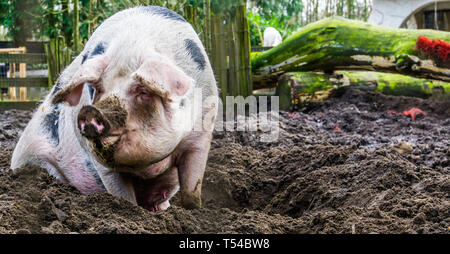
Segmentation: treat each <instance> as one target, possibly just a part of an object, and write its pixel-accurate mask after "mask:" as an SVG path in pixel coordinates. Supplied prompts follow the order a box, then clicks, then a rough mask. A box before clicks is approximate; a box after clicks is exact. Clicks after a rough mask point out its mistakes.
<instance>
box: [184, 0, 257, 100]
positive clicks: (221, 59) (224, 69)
mask: <svg viewBox="0 0 450 254" xmlns="http://www.w3.org/2000/svg"><path fill="white" fill-rule="evenodd" d="M204 4H205V5H204V6H203V14H202V15H204V16H203V17H204V18H203V24H202V26H199V24H198V23H197V20H196V16H197V13H196V9H195V8H193V7H192V6H190V5H186V6H185V17H186V19H187V20H188V21H189V22H190V23H191V24H192V25H193V26H194V28H196V30H197V32H198V33H199V34H200V39H201V40H202V42H203V44H204V46H205V49H206V51H207V53H208V56H209V59H210V60H211V65H212V68H213V70H214V74H215V77H216V81H217V85H218V87H219V89H220V96H221V99H222V102H224V103H225V101H226V100H225V98H226V96H227V95H229V96H238V95H242V96H243V97H247V96H249V95H251V94H252V92H253V86H252V74H251V69H250V34H249V26H248V21H247V18H246V15H245V12H246V6H245V4H242V5H238V6H234V7H232V9H230V10H228V11H226V12H225V13H217V14H213V13H211V8H210V1H209V0H206V1H205V2H204Z"/></svg>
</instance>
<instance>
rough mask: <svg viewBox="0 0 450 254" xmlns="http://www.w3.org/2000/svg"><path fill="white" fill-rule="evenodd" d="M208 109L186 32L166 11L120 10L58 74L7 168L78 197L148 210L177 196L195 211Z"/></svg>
mask: <svg viewBox="0 0 450 254" xmlns="http://www.w3.org/2000/svg"><path fill="white" fill-rule="evenodd" d="M130 24H133V25H132V27H133V29H129V26H130ZM194 92H201V94H202V96H196V95H195V94H194ZM217 104H218V97H217V88H216V85H215V80H214V76H213V73H212V70H211V66H210V64H209V61H208V58H207V57H206V53H205V51H204V49H203V47H202V45H201V42H200V40H199V39H198V36H197V35H196V34H195V32H194V30H193V29H192V27H191V26H190V25H189V24H188V23H187V22H185V21H183V20H182V18H181V17H179V16H177V14H174V13H172V12H170V11H168V10H167V9H163V8H155V7H150V8H148V7H138V8H133V9H129V10H125V11H122V12H120V13H117V14H116V15H114V16H112V17H111V18H109V19H108V20H106V21H105V22H104V23H103V24H102V25H101V26H100V27H99V28H98V29H97V30H96V31H95V33H94V34H93V35H92V37H91V38H90V40H89V41H88V42H87V44H86V46H85V49H84V50H83V52H81V54H80V55H79V56H78V57H77V58H76V59H75V60H74V61H73V62H72V64H70V65H69V66H68V67H67V69H66V70H65V71H64V72H63V73H62V74H61V76H60V78H59V80H58V83H57V84H56V85H55V87H54V88H53V89H52V91H51V92H50V94H49V95H48V96H47V97H46V99H45V101H44V102H43V103H42V105H40V106H39V108H38V110H37V112H36V113H35V115H34V116H33V118H32V120H31V121H30V123H29V124H28V126H27V128H26V129H25V130H24V132H23V134H22V136H21V138H20V140H19V142H18V144H17V146H16V149H15V151H14V153H13V158H12V162H11V168H12V169H16V168H19V167H21V166H23V165H24V164H38V165H40V166H43V167H45V168H46V169H47V170H48V171H49V173H51V174H52V175H54V176H56V177H57V178H58V179H60V180H61V181H63V182H66V183H69V184H72V185H73V186H75V187H76V188H78V189H79V190H80V191H81V192H82V193H84V194H89V193H93V192H100V191H105V190H106V191H108V192H110V193H111V194H113V195H116V196H121V197H123V198H126V199H128V200H129V201H130V202H133V203H137V204H139V205H141V206H143V207H145V208H147V209H149V210H160V209H167V208H168V207H169V206H170V203H169V200H170V198H171V197H172V196H173V195H175V193H176V192H177V191H178V190H180V192H181V200H182V204H183V206H184V207H186V208H198V207H200V206H201V183H202V178H203V174H204V169H205V165H206V160H207V157H208V151H209V147H210V142H211V132H212V129H213V125H214V121H215V116H216V113H217ZM195 105H199V107H200V110H194V108H195Z"/></svg>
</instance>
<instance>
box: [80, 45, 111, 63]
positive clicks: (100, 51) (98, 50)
mask: <svg viewBox="0 0 450 254" xmlns="http://www.w3.org/2000/svg"><path fill="white" fill-rule="evenodd" d="M105 50H106V47H105V44H103V42H100V43H99V44H97V46H95V48H94V50H92V52H89V51H88V52H87V53H86V54H84V55H83V59H82V60H81V64H84V63H85V62H86V60H88V59H91V58H92V57H94V56H97V55H103V54H104V53H105Z"/></svg>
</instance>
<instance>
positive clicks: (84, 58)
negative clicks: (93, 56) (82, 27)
mask: <svg viewBox="0 0 450 254" xmlns="http://www.w3.org/2000/svg"><path fill="white" fill-rule="evenodd" d="M88 56H89V52H87V53H86V54H84V55H83V59H82V60H81V64H84V62H86V60H87V59H88Z"/></svg>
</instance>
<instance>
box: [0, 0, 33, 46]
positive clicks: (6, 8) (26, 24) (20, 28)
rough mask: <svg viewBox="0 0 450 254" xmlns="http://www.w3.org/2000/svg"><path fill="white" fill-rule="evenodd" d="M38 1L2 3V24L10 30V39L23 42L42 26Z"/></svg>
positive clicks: (8, 0)
mask: <svg viewBox="0 0 450 254" xmlns="http://www.w3.org/2000/svg"><path fill="white" fill-rule="evenodd" d="M38 16H39V5H38V0H2V1H0V24H1V25H2V26H3V27H5V28H7V29H8V34H7V35H8V37H10V38H14V40H15V41H18V42H23V41H26V40H27V39H30V38H31V37H32V35H33V32H35V31H37V30H38V29H39V26H40V20H39V19H38Z"/></svg>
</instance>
